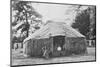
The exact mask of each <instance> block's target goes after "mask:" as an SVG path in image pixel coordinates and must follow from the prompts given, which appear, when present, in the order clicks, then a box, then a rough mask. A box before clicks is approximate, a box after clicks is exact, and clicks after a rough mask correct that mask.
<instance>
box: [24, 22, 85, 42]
mask: <svg viewBox="0 0 100 67" xmlns="http://www.w3.org/2000/svg"><path fill="white" fill-rule="evenodd" d="M58 35H63V36H66V37H85V36H84V35H82V34H81V33H79V32H78V31H77V30H75V29H73V28H72V27H71V26H68V25H67V24H65V23H64V22H53V21H49V22H47V23H46V24H45V25H44V26H43V27H42V28H40V29H39V30H37V31H36V32H35V33H33V34H32V35H31V36H29V37H28V38H26V39H25V40H24V41H26V40H29V39H32V38H34V39H43V38H49V37H50V36H58Z"/></svg>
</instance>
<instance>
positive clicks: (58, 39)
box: [53, 35, 65, 49]
mask: <svg viewBox="0 0 100 67" xmlns="http://www.w3.org/2000/svg"><path fill="white" fill-rule="evenodd" d="M64 44H65V36H61V35H60V36H55V37H54V38H53V45H54V47H55V48H57V47H61V49H63V45H64Z"/></svg>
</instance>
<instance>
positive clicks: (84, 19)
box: [72, 6, 96, 39]
mask: <svg viewBox="0 0 100 67" xmlns="http://www.w3.org/2000/svg"><path fill="white" fill-rule="evenodd" d="M72 27H73V28H76V29H78V30H79V32H80V33H82V34H83V35H85V36H86V37H87V38H88V39H91V37H93V36H95V35H96V34H95V30H96V29H95V9H94V7H93V6H91V7H90V6H89V7H88V8H87V9H85V10H83V11H81V12H80V13H78V14H77V16H76V18H75V23H73V24H72Z"/></svg>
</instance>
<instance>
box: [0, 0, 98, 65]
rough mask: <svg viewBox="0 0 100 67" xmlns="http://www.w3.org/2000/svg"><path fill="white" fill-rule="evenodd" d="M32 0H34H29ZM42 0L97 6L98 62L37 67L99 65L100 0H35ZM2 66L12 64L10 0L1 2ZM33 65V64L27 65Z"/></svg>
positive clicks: (0, 59) (0, 62) (0, 36)
mask: <svg viewBox="0 0 100 67" xmlns="http://www.w3.org/2000/svg"><path fill="white" fill-rule="evenodd" d="M29 1H32V0H29ZM35 1H40V2H54V3H55V2H56V3H69V4H86V5H87V4H88V5H96V6H97V62H85V63H68V64H53V65H37V67H66V66H67V67H75V66H77V67H80V66H81V67H87V66H88V67H99V66H100V52H99V51H100V43H99V40H100V39H99V37H100V30H99V29H100V28H99V27H100V20H99V19H100V18H99V17H100V0H35ZM0 45H1V46H0V67H9V64H10V0H1V2H0ZM25 67H32V66H25Z"/></svg>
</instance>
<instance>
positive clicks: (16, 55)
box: [11, 47, 96, 65]
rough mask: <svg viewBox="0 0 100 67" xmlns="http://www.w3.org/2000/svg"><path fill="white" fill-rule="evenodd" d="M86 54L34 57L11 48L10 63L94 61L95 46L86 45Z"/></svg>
mask: <svg viewBox="0 0 100 67" xmlns="http://www.w3.org/2000/svg"><path fill="white" fill-rule="evenodd" d="M87 50H88V54H86V55H73V56H65V57H54V58H50V59H44V58H36V57H29V58H25V57H23V54H22V53H21V52H20V51H21V49H20V50H16V51H14V50H12V59H11V60H12V65H30V64H47V63H62V62H79V61H94V60H96V59H95V48H94V47H88V48H87Z"/></svg>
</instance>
